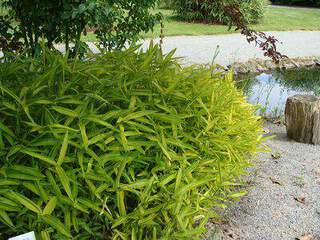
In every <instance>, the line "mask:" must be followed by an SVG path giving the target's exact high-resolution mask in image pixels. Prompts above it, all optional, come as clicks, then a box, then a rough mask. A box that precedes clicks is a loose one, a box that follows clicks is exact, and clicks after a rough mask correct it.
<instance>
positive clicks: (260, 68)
mask: <svg viewBox="0 0 320 240" xmlns="http://www.w3.org/2000/svg"><path fill="white" fill-rule="evenodd" d="M302 67H306V68H312V67H320V57H303V58H302V57H298V58H285V59H283V60H281V61H280V62H279V63H275V62H273V61H272V60H263V59H258V58H255V59H250V60H249V61H247V62H235V63H234V64H232V65H229V66H228V69H232V70H233V71H234V73H235V74H247V73H262V72H267V71H270V70H276V69H281V70H285V69H294V68H302Z"/></svg>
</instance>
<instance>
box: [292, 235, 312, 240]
mask: <svg viewBox="0 0 320 240" xmlns="http://www.w3.org/2000/svg"><path fill="white" fill-rule="evenodd" d="M313 239H314V238H313V237H312V235H311V234H307V235H303V236H301V237H298V238H296V240H313Z"/></svg>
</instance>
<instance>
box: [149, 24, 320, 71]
mask: <svg viewBox="0 0 320 240" xmlns="http://www.w3.org/2000/svg"><path fill="white" fill-rule="evenodd" d="M319 24H320V23H319ZM266 33H267V34H269V35H274V36H275V37H276V38H277V39H278V40H279V41H280V42H281V43H280V44H279V50H280V52H281V53H283V54H285V55H288V56H289V57H310V56H320V31H291V32H266ZM155 41H156V42H158V41H159V40H155ZM148 43H149V41H145V42H144V47H146V46H147V45H148ZM217 46H219V54H218V56H217V57H216V59H215V63H218V64H220V65H223V66H227V65H229V64H231V63H234V62H247V61H248V60H250V59H252V58H261V59H265V57H264V56H263V53H262V51H261V50H260V49H258V48H257V47H256V46H255V45H253V44H248V42H247V41H246V39H245V37H244V36H242V35H241V34H226V35H213V36H177V37H166V38H165V39H164V45H163V49H164V52H169V51H171V50H173V49H177V51H176V56H178V57H185V59H184V62H185V63H186V64H194V63H203V64H206V63H210V62H211V61H212V59H213V57H214V53H215V51H216V49H217Z"/></svg>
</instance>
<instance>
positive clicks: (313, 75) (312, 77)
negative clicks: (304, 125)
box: [237, 68, 320, 117]
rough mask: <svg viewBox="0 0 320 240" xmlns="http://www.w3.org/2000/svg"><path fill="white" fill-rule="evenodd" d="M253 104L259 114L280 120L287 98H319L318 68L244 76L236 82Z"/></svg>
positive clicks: (319, 72)
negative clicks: (300, 96) (309, 95)
mask: <svg viewBox="0 0 320 240" xmlns="http://www.w3.org/2000/svg"><path fill="white" fill-rule="evenodd" d="M237 84H238V87H239V88H241V89H242V90H243V91H244V93H245V95H246V96H247V98H248V101H249V102H251V103H252V104H255V105H258V106H259V114H260V115H262V116H266V117H279V116H282V115H283V113H284V109H285V104H286V100H287V98H288V97H290V96H293V95H295V94H312V95H317V96H320V68H312V69H298V70H285V71H280V70H278V71H274V72H269V73H262V74H259V75H252V74H251V75H243V76H240V77H238V79H237Z"/></svg>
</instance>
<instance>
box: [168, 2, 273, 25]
mask: <svg viewBox="0 0 320 240" xmlns="http://www.w3.org/2000/svg"><path fill="white" fill-rule="evenodd" d="M174 6H175V10H176V14H177V15H178V17H180V18H181V19H184V20H187V21H200V22H205V23H223V24H234V23H233V22H232V16H230V13H228V11H227V7H230V6H231V7H235V8H237V9H238V10H239V11H240V12H241V14H242V15H243V19H242V21H244V22H245V23H247V24H248V23H256V22H258V21H259V20H260V19H261V18H262V17H263V16H264V12H265V9H266V6H267V1H266V0H223V1H212V0H204V1H197V0H175V4H174Z"/></svg>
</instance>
